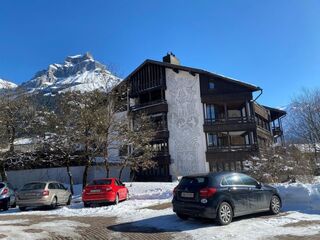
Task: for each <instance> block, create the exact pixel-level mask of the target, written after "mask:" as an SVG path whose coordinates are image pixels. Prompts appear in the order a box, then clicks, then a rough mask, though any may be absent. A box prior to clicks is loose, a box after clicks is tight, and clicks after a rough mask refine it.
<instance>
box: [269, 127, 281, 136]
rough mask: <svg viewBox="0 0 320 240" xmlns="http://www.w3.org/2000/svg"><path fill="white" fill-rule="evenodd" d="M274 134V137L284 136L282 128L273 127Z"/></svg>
mask: <svg viewBox="0 0 320 240" xmlns="http://www.w3.org/2000/svg"><path fill="white" fill-rule="evenodd" d="M272 134H273V136H282V135H283V131H282V129H281V127H273V128H272Z"/></svg>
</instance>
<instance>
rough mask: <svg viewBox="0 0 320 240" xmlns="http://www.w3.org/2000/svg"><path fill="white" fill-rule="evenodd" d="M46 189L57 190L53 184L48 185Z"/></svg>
mask: <svg viewBox="0 0 320 240" xmlns="http://www.w3.org/2000/svg"><path fill="white" fill-rule="evenodd" d="M48 189H59V188H58V187H57V186H56V184H55V183H50V184H49V186H48Z"/></svg>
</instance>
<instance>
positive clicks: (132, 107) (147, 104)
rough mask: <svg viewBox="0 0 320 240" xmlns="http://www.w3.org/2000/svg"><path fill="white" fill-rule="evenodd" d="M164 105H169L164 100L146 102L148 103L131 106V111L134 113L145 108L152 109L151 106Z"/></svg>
mask: <svg viewBox="0 0 320 240" xmlns="http://www.w3.org/2000/svg"><path fill="white" fill-rule="evenodd" d="M164 103H167V101H166V100H164V99H159V100H156V101H150V102H146V103H142V104H136V105H133V106H130V110H131V111H134V110H137V109H141V108H144V107H151V106H155V105H159V104H164Z"/></svg>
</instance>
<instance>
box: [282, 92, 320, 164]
mask: <svg viewBox="0 0 320 240" xmlns="http://www.w3.org/2000/svg"><path fill="white" fill-rule="evenodd" d="M286 123H287V128H288V131H287V133H286V134H287V135H288V137H289V138H290V140H291V141H292V142H295V143H302V144H308V145H309V146H310V147H311V148H313V152H314V161H315V163H317V164H318V165H319V164H320V163H319V156H318V155H319V152H320V89H313V90H307V89H304V90H303V91H302V92H301V94H300V95H298V96H296V97H295V98H294V99H293V100H292V102H291V104H290V105H289V108H288V117H287V119H286Z"/></svg>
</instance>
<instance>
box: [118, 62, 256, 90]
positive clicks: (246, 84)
mask: <svg viewBox="0 0 320 240" xmlns="http://www.w3.org/2000/svg"><path fill="white" fill-rule="evenodd" d="M147 64H155V65H158V66H162V67H165V68H171V69H178V70H182V71H187V72H193V73H198V74H204V75H209V76H212V77H218V78H220V79H223V80H224V81H227V82H230V83H233V84H237V85H241V86H243V87H246V88H248V89H249V90H251V91H253V92H254V91H259V90H261V88H260V87H258V86H254V85H252V84H249V83H245V82H242V81H239V80H236V79H233V78H229V77H226V76H223V75H219V74H216V73H212V72H208V71H206V70H202V69H199V68H193V67H187V66H182V65H176V64H171V63H166V62H160V61H155V60H151V59H147V60H145V61H144V62H143V63H142V64H140V65H139V66H138V67H137V68H136V69H135V70H134V71H133V72H132V73H130V74H129V75H128V76H127V77H126V78H125V79H124V80H125V81H127V80H129V79H130V78H131V77H132V76H133V75H134V74H135V73H136V72H138V71H139V70H140V69H141V68H143V67H144V66H145V65H147Z"/></svg>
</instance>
